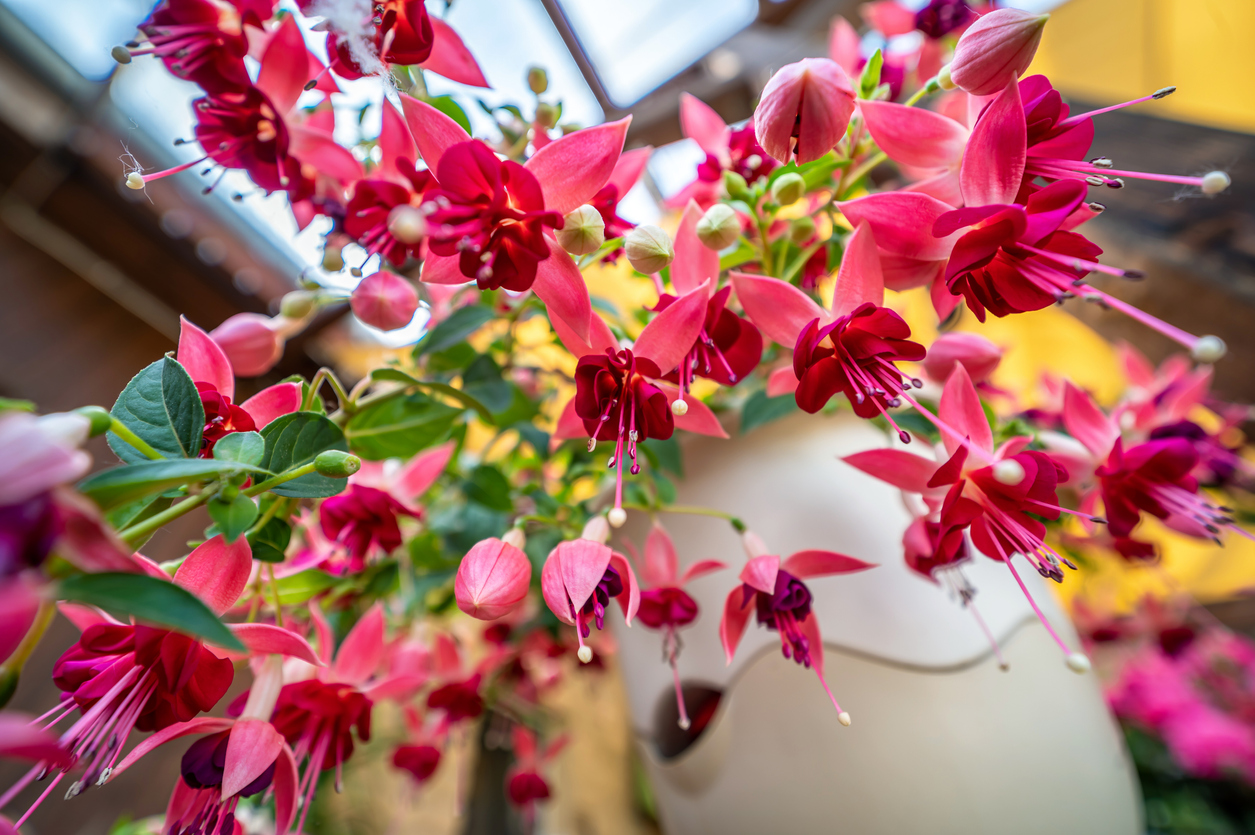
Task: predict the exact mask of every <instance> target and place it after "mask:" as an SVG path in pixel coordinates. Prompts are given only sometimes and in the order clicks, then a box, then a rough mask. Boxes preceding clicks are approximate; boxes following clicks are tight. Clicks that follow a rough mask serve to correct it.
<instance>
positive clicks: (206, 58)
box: [122, 0, 274, 93]
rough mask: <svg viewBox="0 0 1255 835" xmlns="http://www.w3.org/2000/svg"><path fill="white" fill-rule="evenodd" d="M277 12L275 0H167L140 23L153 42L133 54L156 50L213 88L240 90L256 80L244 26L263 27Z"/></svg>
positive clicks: (175, 69)
mask: <svg viewBox="0 0 1255 835" xmlns="http://www.w3.org/2000/svg"><path fill="white" fill-rule="evenodd" d="M273 13H274V7H273V4H272V3H271V2H269V0H163V2H162V3H161V4H160V5H159V6H157V8H156V9H154V10H153V12H152V14H151V15H150V16H149V18H148V20H146V21H145V22H144V23H142V24H140V27H139V29H140V31H141V32H143V33H144V35H145V36H146V37H147V39H148V45H147V46H143V47H141V48H139V49H132V50H130V55H131V56H138V55H155V56H157V57H158V58H160V59H161V61H162V63H164V64H165V65H166V69H168V70H169V71H170V72H171V73H173V74H174V75H176V76H178V77H179V78H183V79H186V80H187V81H191V82H193V83H195V84H196V85H197V86H199V87H201V88H202V89H204V90H205V91H206V92H209V93H221V92H224V91H228V90H238V89H241V88H244V87H248V86H250V84H251V82H250V81H249V77H248V70H247V69H246V68H245V66H244V56H245V55H247V54H248V34H247V32H246V31H245V29H244V27H245V26H246V25H248V26H254V27H257V28H259V29H260V28H261V25H262V23H264V22H265V21H267V20H269V19H270V17H271V15H272V14H273ZM122 57H123V58H126V56H125V55H123V56H122Z"/></svg>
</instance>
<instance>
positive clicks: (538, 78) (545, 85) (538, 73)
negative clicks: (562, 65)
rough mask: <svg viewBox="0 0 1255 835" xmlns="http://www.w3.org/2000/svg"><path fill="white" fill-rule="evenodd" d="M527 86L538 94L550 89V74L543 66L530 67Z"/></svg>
mask: <svg viewBox="0 0 1255 835" xmlns="http://www.w3.org/2000/svg"><path fill="white" fill-rule="evenodd" d="M527 88H528V89H529V90H531V91H532V92H533V93H535V94H536V95H538V96H539V95H540V94H541V93H543V92H545V91H546V90H548V89H549V74H548V73H546V72H545V70H544V68H543V67H528V69H527Z"/></svg>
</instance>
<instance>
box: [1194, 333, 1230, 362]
mask: <svg viewBox="0 0 1255 835" xmlns="http://www.w3.org/2000/svg"><path fill="white" fill-rule="evenodd" d="M1228 352H1229V347H1228V346H1227V345H1225V344H1224V340H1223V339H1221V338H1220V337H1218V336H1210V335H1209V336H1200V337H1199V338H1198V342H1195V343H1194V348H1193V350H1191V351H1190V355H1191V356H1192V357H1194V360H1195V362H1205V363H1213V362H1219V361H1220V360H1221V359H1223V358H1224V355H1225V354H1227V353H1228Z"/></svg>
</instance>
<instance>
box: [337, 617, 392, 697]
mask: <svg viewBox="0 0 1255 835" xmlns="http://www.w3.org/2000/svg"><path fill="white" fill-rule="evenodd" d="M383 656H384V617H383V604H381V603H376V604H375V605H373V606H371V607H370V608H369V609H367V610H366V614H364V615H362V618H361V620H359V621H358V622H357V623H356V624H354V625H353V628H352V629H350V630H349V634H348V635H345V636H344V642H343V643H342V644H340V649H339V650H337V651H336V660H335V663H334V664H332V666H331V671H332V675H333V676H335V678H336V680H337V681H342V682H345V683H346V684H361V683H362V682H363V681H365V680H366V679H368V678H370V677H371V676H372V675H374V673H375V670H377V669H379V664H380V662H382V661H383Z"/></svg>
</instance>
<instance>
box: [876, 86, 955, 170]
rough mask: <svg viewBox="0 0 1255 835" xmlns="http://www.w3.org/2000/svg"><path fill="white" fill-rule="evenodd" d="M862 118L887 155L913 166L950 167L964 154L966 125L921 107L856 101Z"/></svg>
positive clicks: (895, 160) (885, 102) (896, 160)
mask: <svg viewBox="0 0 1255 835" xmlns="http://www.w3.org/2000/svg"><path fill="white" fill-rule="evenodd" d="M859 109H860V110H861V111H862V113H863V122H864V123H865V124H866V125H867V130H868V132H869V133H870V134H871V135H872V139H875V140H876V144H877V145H879V146H880V150H882V151H884V152H885V153H886V154H888V155H889V159H891V160H893V161H894V162H897V163H901V164H903V165H909V166H912V167H914V168H950V167H952V166H957V165H958V164H959V160H961V159H962V158H963V148H964V146H965V145H966V144H967V128H965V127H963V126H962V125H960V124H959V123H958V122H956V121H954V120H953V119H951V118H950V117H949V116H942V115H941V114H940V113H934V112H932V111H931V110H925V109H923V108H922V107H907V106H906V105H902V104H893V103H892V102H887V101H864V102H860V103H859Z"/></svg>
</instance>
